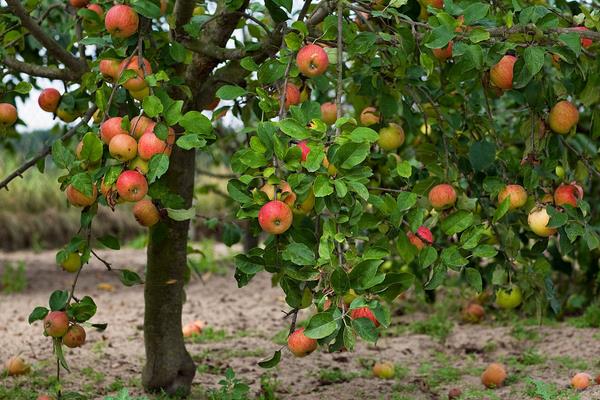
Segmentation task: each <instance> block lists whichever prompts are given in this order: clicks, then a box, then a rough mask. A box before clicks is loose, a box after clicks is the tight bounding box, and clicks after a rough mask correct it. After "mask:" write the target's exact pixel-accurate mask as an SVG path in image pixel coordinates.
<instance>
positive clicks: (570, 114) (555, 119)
mask: <svg viewBox="0 0 600 400" xmlns="http://www.w3.org/2000/svg"><path fill="white" fill-rule="evenodd" d="M577 122H579V111H577V107H575V106H574V105H573V104H572V103H571V102H569V101H567V100H562V101H559V102H558V103H556V104H555V105H554V107H552V109H551V110H550V114H548V125H550V129H552V131H554V132H555V133H560V134H563V135H564V134H567V133H569V132H570V131H571V129H573V127H574V126H576V125H577Z"/></svg>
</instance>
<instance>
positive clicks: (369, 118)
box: [360, 107, 380, 126]
mask: <svg viewBox="0 0 600 400" xmlns="http://www.w3.org/2000/svg"><path fill="white" fill-rule="evenodd" d="M379 121H380V117H379V112H378V111H377V109H376V108H375V107H366V108H365V109H364V110H362V111H361V113H360V123H361V124H362V125H364V126H371V125H375V124H378V123H379Z"/></svg>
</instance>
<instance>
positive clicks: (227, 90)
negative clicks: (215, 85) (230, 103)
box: [216, 85, 248, 100]
mask: <svg viewBox="0 0 600 400" xmlns="http://www.w3.org/2000/svg"><path fill="white" fill-rule="evenodd" d="M246 94H248V92H247V91H246V89H244V88H241V87H239V86H233V85H224V86H221V87H220V88H219V90H217V93H216V96H217V97H218V98H220V99H221V100H235V99H237V98H238V97H242V96H245V95H246Z"/></svg>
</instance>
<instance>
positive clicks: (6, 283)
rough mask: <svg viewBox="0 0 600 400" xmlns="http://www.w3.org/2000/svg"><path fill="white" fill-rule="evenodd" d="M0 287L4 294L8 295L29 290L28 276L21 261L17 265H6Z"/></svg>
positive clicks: (0, 279)
mask: <svg viewBox="0 0 600 400" xmlns="http://www.w3.org/2000/svg"><path fill="white" fill-rule="evenodd" d="M0 287H1V288H2V292H4V293H7V294H10V293H20V292H22V291H23V290H25V289H26V288H27V274H26V272H25V263H24V262H23V261H19V262H18V263H17V264H16V265H14V264H12V263H6V264H4V270H3V271H2V276H0Z"/></svg>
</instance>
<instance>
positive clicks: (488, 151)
mask: <svg viewBox="0 0 600 400" xmlns="http://www.w3.org/2000/svg"><path fill="white" fill-rule="evenodd" d="M495 158H496V145H495V144H494V143H490V142H488V141H486V140H482V141H480V142H475V143H473V144H472V145H471V148H470V149H469V161H471V165H472V166H473V169H474V170H475V171H484V170H486V169H487V168H488V167H490V166H491V165H492V164H493V163H494V160H495Z"/></svg>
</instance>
